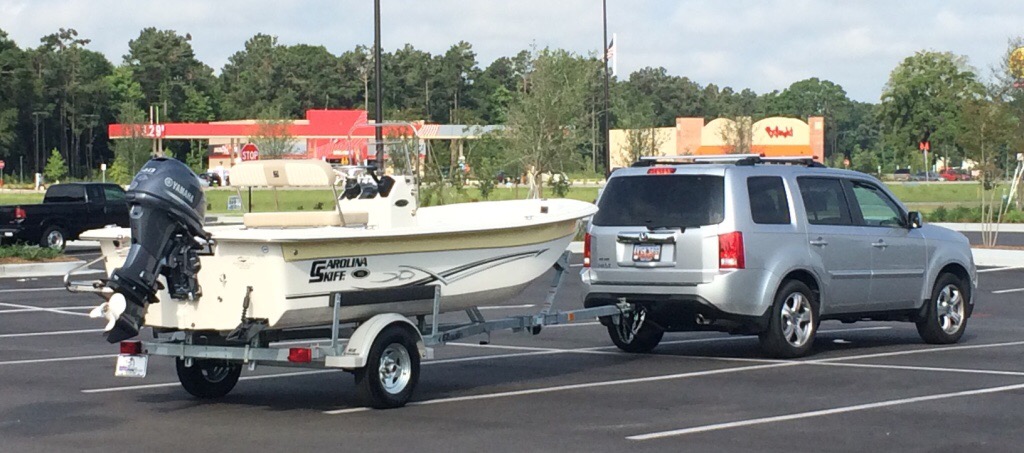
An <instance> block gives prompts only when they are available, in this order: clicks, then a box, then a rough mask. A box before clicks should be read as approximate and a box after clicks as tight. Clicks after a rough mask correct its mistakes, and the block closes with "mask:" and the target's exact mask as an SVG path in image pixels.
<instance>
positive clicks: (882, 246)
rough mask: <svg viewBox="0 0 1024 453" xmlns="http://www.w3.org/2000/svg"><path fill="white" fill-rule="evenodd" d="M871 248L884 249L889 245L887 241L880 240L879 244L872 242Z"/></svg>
mask: <svg viewBox="0 0 1024 453" xmlns="http://www.w3.org/2000/svg"><path fill="white" fill-rule="evenodd" d="M871 246H872V247H878V248H880V249H884V248H886V247H888V246H889V244H886V243H885V241H883V240H881V239H879V240H878V242H872V243H871Z"/></svg>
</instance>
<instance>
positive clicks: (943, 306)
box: [917, 273, 967, 344]
mask: <svg viewBox="0 0 1024 453" xmlns="http://www.w3.org/2000/svg"><path fill="white" fill-rule="evenodd" d="M965 294H967V291H964V283H963V280H961V279H960V278H959V277H957V276H955V275H953V274H949V273H943V274H941V275H939V278H938V279H937V280H935V287H934V288H932V297H931V298H930V299H928V302H926V304H928V305H927V306H926V307H925V313H924V318H923V319H921V320H920V321H918V322H917V333H918V334H920V335H921V339H923V340H924V341H925V342H926V343H931V344H951V343H956V342H957V341H960V337H961V336H963V334H964V329H965V328H966V327H967V313H966V309H967V298H966V297H964V295H965Z"/></svg>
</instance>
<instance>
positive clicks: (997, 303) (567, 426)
mask: <svg viewBox="0 0 1024 453" xmlns="http://www.w3.org/2000/svg"><path fill="white" fill-rule="evenodd" d="M574 274H575V273H570V275H569V276H568V277H569V278H567V281H566V282H565V285H564V287H563V290H562V293H561V297H560V299H559V303H560V304H561V305H560V308H564V309H569V308H579V305H580V301H581V299H582V294H581V290H582V289H581V286H580V284H579V279H578V277H576V276H575V275H574ZM980 275H981V287H980V288H979V289H978V293H977V296H976V300H977V308H976V311H975V317H974V318H972V319H971V320H970V323H969V326H968V329H967V333H966V335H965V336H964V338H963V340H962V341H961V342H960V343H958V344H955V345H948V346H934V345H926V344H924V343H923V342H922V341H921V340H920V338H919V337H918V335H917V331H916V329H915V328H914V326H913V325H912V324H902V323H857V324H850V325H846V324H841V323H838V322H827V323H824V324H822V326H821V331H820V332H819V336H818V339H817V342H816V346H815V350H814V353H813V354H812V355H811V356H809V357H806V358H803V359H799V360H789V361H786V360H771V359H765V358H764V356H763V355H762V354H761V352H760V350H759V348H758V342H757V339H756V338H755V337H744V336H729V335H725V334H718V333H679V334H669V335H666V337H665V340H664V341H663V343H662V344H661V345H660V346H659V347H658V348H657V349H656V350H655V352H654V353H653V354H648V355H630V354H625V353H620V352H619V351H618V350H617V349H615V348H614V347H613V346H611V345H610V341H609V340H608V338H607V334H606V332H605V329H604V327H603V326H601V325H600V324H598V323H596V322H593V321H582V322H580V323H578V324H576V325H570V326H558V327H550V328H545V329H544V330H543V331H542V332H541V334H540V335H537V336H533V335H524V334H513V333H511V332H498V333H495V334H494V335H492V336H491V337H490V341H489V342H488V344H480V343H479V340H485V339H486V338H485V337H474V338H469V339H465V340H463V341H460V342H457V343H454V344H449V345H447V346H445V347H441V348H438V349H437V350H436V358H435V359H434V360H430V361H425V362H423V363H424V366H423V372H422V377H421V380H420V383H419V386H418V388H417V390H416V393H415V395H414V397H413V402H412V403H411V404H409V406H407V407H405V408H402V409H397V410H389V411H376V410H368V409H365V408H362V407H360V406H358V404H356V403H355V402H354V401H353V399H354V388H353V380H352V376H351V375H350V374H348V373H345V372H340V371H332V370H311V369H292V368H274V367H259V368H257V370H255V371H254V372H245V373H244V374H243V377H242V380H241V381H240V382H239V384H238V386H237V387H236V388H235V390H234V391H233V392H232V393H231V394H229V395H228V396H227V397H225V398H223V399H221V400H217V401H199V400H196V399H193V398H191V397H190V396H189V395H188V394H187V393H185V391H184V390H182V389H181V388H180V386H179V384H178V383H177V378H176V377H175V371H174V364H173V361H170V360H165V359H161V358H152V359H151V362H150V367H149V375H148V377H147V378H146V379H143V380H129V379H122V378H115V377H113V362H114V359H113V354H115V353H116V352H117V351H116V347H114V346H111V345H108V344H106V342H105V341H104V340H103V339H102V337H101V336H100V334H99V332H98V329H99V327H101V326H100V325H99V323H98V322H97V321H96V320H90V319H88V318H86V317H85V316H83V315H84V314H85V313H87V311H88V310H87V307H90V306H92V305H93V304H95V303H96V302H97V301H98V299H97V298H96V297H95V296H91V295H75V294H68V293H66V292H63V291H62V290H60V291H58V290H53V289H52V288H56V287H59V286H60V284H59V279H56V278H50V279H37V280H25V281H14V280H2V281H0V284H2V289H0V383H2V385H3V393H2V395H3V396H2V397H0V438H2V439H3V443H2V445H3V446H2V447H0V450H5V451H58V450H72V449H73V450H76V451H93V450H95V451H99V450H104V451H109V449H110V448H111V447H112V446H115V445H130V446H131V448H139V449H143V450H145V451H170V450H180V449H181V448H183V442H187V443H188V445H189V446H196V445H201V446H202V447H203V448H204V449H228V450H242V449H257V448H259V449H262V450H268V449H269V450H284V449H288V450H313V449H320V448H324V449H328V448H329V449H333V450H336V449H345V450H350V449H351V450H357V449H358V450H372V451H377V450H384V449H399V448H410V447H415V448H417V449H419V450H428V451H432V450H454V449H479V450H488V451H523V450H524V449H526V450H541V451H551V450H567V451H578V450H596V451H606V450H623V449H629V450H631V451H632V450H640V451H647V450H649V451H666V450H681V449H685V450H688V451H689V450H696V451H706V450H722V449H725V450H753V449H757V450H762V451H780V450H786V451H794V450H796V451H808V450H823V449H828V450H830V451H839V450H850V451H854V450H855V451H863V450H870V449H879V450H886V451H888V450H894V449H907V450H957V449H963V448H968V449H979V448H986V449H992V450H995V451H1002V450H1016V449H1017V445H1019V444H1020V443H1021V441H1022V440H1024V439H1022V437H1024V436H1022V435H1021V434H1020V433H1019V432H1020V431H1019V430H1018V429H1016V427H1017V426H1019V425H1020V423H1021V422H1022V421H1024V416H1022V415H1021V413H1020V411H1019V410H1017V408H1018V407H1019V406H1020V405H1021V404H1024V361H1022V360H1020V357H1021V356H1022V355H1024V329H1021V327H1020V325H1021V323H1022V322H1024V300H1022V299H1021V294H1020V293H1018V292H1006V291H1005V290H1007V289H1013V288H1017V287H1020V286H1021V283H1020V282H1024V269H1020V268H998V269H997V268H993V269H986V270H985V272H982V273H981V274H980ZM545 292H546V280H544V279H542V280H541V281H540V282H539V283H538V284H536V285H534V286H532V287H531V288H529V289H528V291H527V292H526V293H524V294H523V295H522V296H520V297H518V298H516V299H514V300H510V301H508V303H507V305H506V306H504V307H487V308H486V309H485V310H483V311H484V313H485V315H486V316H488V317H500V316H504V315H507V314H511V313H515V314H522V313H527V312H530V311H532V310H537V309H538V307H539V305H538V304H540V303H542V301H543V297H544V294H545ZM190 448H191V447H190Z"/></svg>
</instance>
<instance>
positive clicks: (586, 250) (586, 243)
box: [583, 233, 590, 267]
mask: <svg viewBox="0 0 1024 453" xmlns="http://www.w3.org/2000/svg"><path fill="white" fill-rule="evenodd" d="M583 267H590V233H587V234H585V235H584V236H583Z"/></svg>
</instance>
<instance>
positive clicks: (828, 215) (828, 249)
mask: <svg viewBox="0 0 1024 453" xmlns="http://www.w3.org/2000/svg"><path fill="white" fill-rule="evenodd" d="M797 185H798V186H800V195H801V198H802V200H803V205H804V212H805V215H806V220H807V240H808V244H810V251H811V255H812V256H816V257H817V258H818V260H820V263H821V266H822V268H823V269H822V270H823V272H824V273H825V275H823V276H822V277H823V278H824V281H823V282H822V285H821V291H822V296H823V297H822V305H821V311H822V313H837V312H849V311H857V310H858V307H859V306H860V305H862V304H863V303H864V301H866V299H867V298H868V297H869V292H870V289H871V239H872V236H871V233H872V231H871V230H869V229H865V228H863V227H861V226H859V225H855V224H854V221H853V216H852V214H851V211H850V206H849V201H848V200H847V194H846V190H845V189H844V187H843V181H842V180H841V179H840V178H838V177H818V176H814V177H810V176H801V177H798V178H797Z"/></svg>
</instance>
